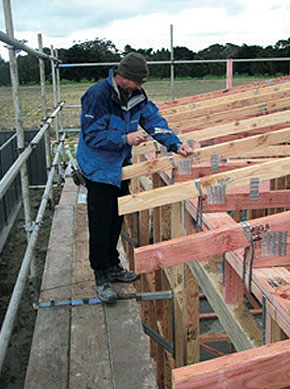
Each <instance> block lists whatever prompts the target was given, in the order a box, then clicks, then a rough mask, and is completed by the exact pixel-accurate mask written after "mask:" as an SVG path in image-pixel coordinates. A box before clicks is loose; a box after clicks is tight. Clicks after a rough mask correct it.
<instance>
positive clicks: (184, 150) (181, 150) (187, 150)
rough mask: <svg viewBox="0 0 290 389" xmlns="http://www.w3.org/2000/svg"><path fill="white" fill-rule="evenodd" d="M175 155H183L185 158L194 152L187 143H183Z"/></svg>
mask: <svg viewBox="0 0 290 389" xmlns="http://www.w3.org/2000/svg"><path fill="white" fill-rule="evenodd" d="M177 153H178V154H180V155H183V156H184V157H187V156H188V155H191V154H193V153H194V150H193V148H192V147H190V146H189V145H188V144H187V143H184V144H183V145H182V146H180V147H179V149H178V150H177Z"/></svg>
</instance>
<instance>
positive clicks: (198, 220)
mask: <svg viewBox="0 0 290 389" xmlns="http://www.w3.org/2000/svg"><path fill="white" fill-rule="evenodd" d="M194 183H195V186H196V188H197V190H198V193H199V195H198V201H197V212H196V231H198V227H199V228H200V229H201V230H202V208H203V193H202V188H201V185H200V179H199V178H196V179H195V180H194Z"/></svg>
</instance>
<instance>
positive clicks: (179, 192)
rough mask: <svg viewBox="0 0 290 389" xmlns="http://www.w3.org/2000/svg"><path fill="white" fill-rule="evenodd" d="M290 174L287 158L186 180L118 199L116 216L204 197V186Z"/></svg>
mask: <svg viewBox="0 0 290 389" xmlns="http://www.w3.org/2000/svg"><path fill="white" fill-rule="evenodd" d="M288 174H290V157H288V158H280V159H279V160H275V161H270V162H265V163H261V164H257V165H253V166H249V167H244V168H241V169H236V170H234V171H228V172H224V173H218V174H213V175H210V176H207V177H202V178H200V179H198V180H190V181H185V182H182V183H177V184H174V185H171V186H165V187H162V188H157V189H153V190H149V191H146V192H140V193H134V194H132V195H128V196H124V197H120V198H119V199H118V206H119V214H120V215H124V214H128V213H132V212H136V211H142V210H145V209H149V208H155V207H159V206H162V205H166V204H171V203H176V202H178V201H183V200H187V199H190V198H195V197H198V196H199V195H200V189H201V191H202V193H203V194H204V195H206V194H207V187H209V186H219V185H225V186H226V189H230V188H237V187H239V186H243V185H249V184H250V179H251V178H259V179H260V181H265V180H270V179H272V178H278V177H283V176H286V175H288Z"/></svg>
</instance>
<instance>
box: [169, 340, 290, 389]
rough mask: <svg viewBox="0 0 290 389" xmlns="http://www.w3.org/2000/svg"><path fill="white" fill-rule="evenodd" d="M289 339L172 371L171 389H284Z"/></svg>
mask: <svg viewBox="0 0 290 389" xmlns="http://www.w3.org/2000/svg"><path fill="white" fill-rule="evenodd" d="M289 360H290V340H284V341H282V342H277V343H273V344H269V345H266V346H262V347H258V348H256V349H253V350H247V351H243V352H239V353H234V354H231V355H226V356H224V357H221V358H217V359H214V360H210V361H205V362H201V363H198V364H195V365H191V366H185V367H182V368H179V369H174V370H173V381H174V383H173V388H175V389H188V388H195V389H202V388H204V389H207V388H221V387H222V388H225V389H230V388H234V387H236V388H248V387H251V388H271V389H272V388H273V389H275V388H285V387H288V386H289V382H290V370H289Z"/></svg>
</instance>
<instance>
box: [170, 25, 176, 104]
mask: <svg viewBox="0 0 290 389" xmlns="http://www.w3.org/2000/svg"><path fill="white" fill-rule="evenodd" d="M170 60H171V65H170V76H171V100H174V98H175V93H174V64H173V61H174V53H173V25H172V24H170Z"/></svg>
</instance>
